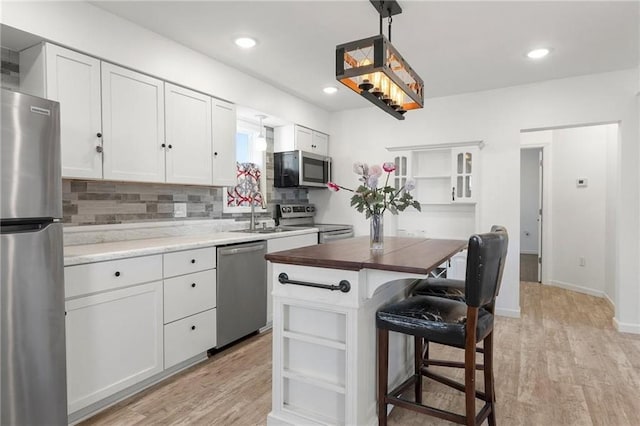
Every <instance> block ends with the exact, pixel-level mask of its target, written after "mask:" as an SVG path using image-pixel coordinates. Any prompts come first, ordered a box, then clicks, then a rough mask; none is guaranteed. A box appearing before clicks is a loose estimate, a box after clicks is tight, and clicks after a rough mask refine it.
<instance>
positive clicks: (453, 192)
mask: <svg viewBox="0 0 640 426" xmlns="http://www.w3.org/2000/svg"><path fill="white" fill-rule="evenodd" d="M455 200H456V187H455V186H454V187H453V188H451V201H455Z"/></svg>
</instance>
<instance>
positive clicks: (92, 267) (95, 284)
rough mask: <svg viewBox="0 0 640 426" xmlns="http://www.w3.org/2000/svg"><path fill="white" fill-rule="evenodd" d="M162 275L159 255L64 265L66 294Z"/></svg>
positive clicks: (71, 294) (78, 293)
mask: <svg viewBox="0 0 640 426" xmlns="http://www.w3.org/2000/svg"><path fill="white" fill-rule="evenodd" d="M161 279H162V255H159V254H158V255H155V256H142V257H132V258H128V259H118V260H110V261H108V262H97V263H87V264H84V265H74V266H67V267H66V268H64V284H65V297H66V298H67V299H68V298H71V297H76V296H81V295H84V294H91V293H98V292H101V291H106V290H113V289H116V288H119V287H126V286H130V285H133V284H141V283H145V282H150V281H157V280H161Z"/></svg>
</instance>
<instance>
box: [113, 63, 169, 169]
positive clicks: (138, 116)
mask: <svg viewBox="0 0 640 426" xmlns="http://www.w3.org/2000/svg"><path fill="white" fill-rule="evenodd" d="M102 120H103V129H104V131H103V137H102V139H103V146H104V151H105V155H104V178H105V179H116V180H127V181H138V182H164V181H165V147H163V145H165V140H164V137H165V135H164V89H163V82H162V81H161V80H158V79H155V78H152V77H149V76H146V75H144V74H140V73H137V72H134V71H130V70H128V69H125V68H121V67H118V66H116V65H112V64H109V63H106V62H103V63H102Z"/></svg>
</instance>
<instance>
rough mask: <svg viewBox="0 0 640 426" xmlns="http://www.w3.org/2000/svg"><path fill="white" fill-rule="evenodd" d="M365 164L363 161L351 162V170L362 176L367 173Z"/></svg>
mask: <svg viewBox="0 0 640 426" xmlns="http://www.w3.org/2000/svg"><path fill="white" fill-rule="evenodd" d="M367 169H368V167H367V165H366V164H365V163H361V162H359V161H357V162H355V163H353V172H354V173H355V174H357V175H361V176H364V175H366V174H367Z"/></svg>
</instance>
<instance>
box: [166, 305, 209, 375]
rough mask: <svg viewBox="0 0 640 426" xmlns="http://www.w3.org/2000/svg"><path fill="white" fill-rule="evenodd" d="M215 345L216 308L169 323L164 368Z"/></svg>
mask: <svg viewBox="0 0 640 426" xmlns="http://www.w3.org/2000/svg"><path fill="white" fill-rule="evenodd" d="M215 345H216V310H215V309H210V310H208V311H204V312H202V313H199V314H196V315H192V316H190V317H187V318H184V319H181V320H179V321H175V322H172V323H171V324H167V325H165V326H164V368H165V369H166V368H169V367H172V366H174V365H176V364H178V363H180V362H182V361H185V360H187V359H189V358H191V357H193V356H196V355H198V354H199V353H202V352H204V351H206V350H207V349H211V348H213V347H215Z"/></svg>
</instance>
